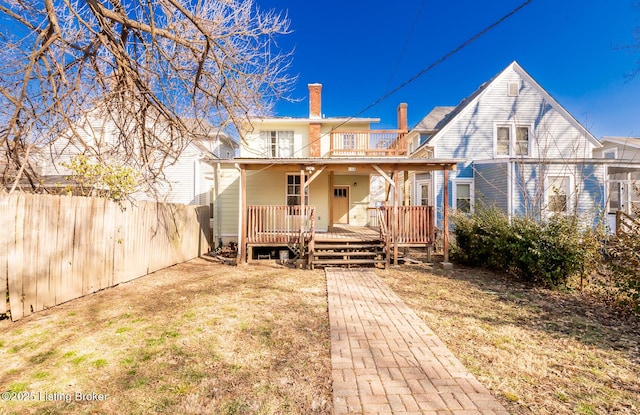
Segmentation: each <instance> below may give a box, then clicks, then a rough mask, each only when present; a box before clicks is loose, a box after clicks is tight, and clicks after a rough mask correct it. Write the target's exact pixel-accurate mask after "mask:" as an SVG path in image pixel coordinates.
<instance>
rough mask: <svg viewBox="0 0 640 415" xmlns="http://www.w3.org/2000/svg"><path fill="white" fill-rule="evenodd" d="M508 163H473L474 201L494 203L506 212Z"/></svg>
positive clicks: (486, 203) (487, 203)
mask: <svg viewBox="0 0 640 415" xmlns="http://www.w3.org/2000/svg"><path fill="white" fill-rule="evenodd" d="M508 166H509V163H505V162H497V163H491V164H480V165H475V166H474V170H475V178H476V180H475V191H476V195H475V196H476V203H480V204H485V205H495V206H496V207H498V208H500V209H502V210H504V211H505V212H507V210H508V207H509V203H508V200H507V199H508V182H507V178H508V171H507V169H508Z"/></svg>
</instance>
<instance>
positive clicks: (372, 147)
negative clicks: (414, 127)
mask: <svg viewBox="0 0 640 415" xmlns="http://www.w3.org/2000/svg"><path fill="white" fill-rule="evenodd" d="M406 135H407V132H406V131H404V130H361V131H333V132H332V133H331V140H330V143H331V144H330V148H329V155H330V156H345V157H398V156H406V155H407V141H406Z"/></svg>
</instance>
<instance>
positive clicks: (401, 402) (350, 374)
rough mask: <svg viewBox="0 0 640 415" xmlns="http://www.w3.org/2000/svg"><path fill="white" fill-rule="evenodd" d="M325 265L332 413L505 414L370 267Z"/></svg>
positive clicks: (339, 414)
mask: <svg viewBox="0 0 640 415" xmlns="http://www.w3.org/2000/svg"><path fill="white" fill-rule="evenodd" d="M325 272H326V276H327V289H328V295H329V321H330V324H331V364H332V372H333V407H334V413H335V415H341V414H367V415H373V414H428V415H441V414H456V415H463V414H464V415H467V414H500V415H502V414H507V415H508V412H507V411H506V410H505V408H504V407H503V406H502V405H501V404H500V403H499V402H498V401H497V400H496V399H495V398H494V397H493V396H492V395H491V394H490V393H489V391H488V390H487V389H486V388H485V387H484V386H482V385H481V384H480V382H478V381H477V380H476V378H475V377H473V375H471V374H470V373H468V372H467V371H466V369H465V368H464V366H462V364H461V363H460V361H458V359H457V358H456V357H455V356H453V354H451V352H450V351H449V349H447V347H446V346H445V345H444V343H442V341H440V339H439V338H438V337H437V336H436V335H435V334H434V333H433V332H432V331H431V330H430V329H429V327H427V325H426V324H425V323H424V322H423V321H422V320H421V319H420V318H419V317H418V316H417V315H416V314H415V313H414V312H413V311H412V310H411V309H410V308H409V307H407V305H406V304H405V303H404V302H403V301H402V300H401V299H400V298H399V297H398V296H397V295H396V294H395V293H394V292H393V291H391V289H390V288H389V287H388V286H387V285H386V284H385V283H384V282H382V280H380V279H379V278H378V277H377V276H376V275H375V272H374V271H373V270H371V269H362V268H360V269H343V268H327V269H326V270H325Z"/></svg>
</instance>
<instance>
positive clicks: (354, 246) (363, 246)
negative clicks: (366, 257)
mask: <svg viewBox="0 0 640 415" xmlns="http://www.w3.org/2000/svg"><path fill="white" fill-rule="evenodd" d="M383 247H384V244H381V243H371V244H323V243H316V244H315V250H316V251H317V250H320V249H334V250H335V249H373V248H383Z"/></svg>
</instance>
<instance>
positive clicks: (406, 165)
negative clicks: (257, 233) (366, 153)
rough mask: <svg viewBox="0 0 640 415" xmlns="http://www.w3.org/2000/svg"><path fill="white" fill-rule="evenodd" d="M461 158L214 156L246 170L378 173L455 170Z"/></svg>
mask: <svg viewBox="0 0 640 415" xmlns="http://www.w3.org/2000/svg"><path fill="white" fill-rule="evenodd" d="M461 161H462V160H455V159H408V158H391V157H384V158H331V159H321V158H288V159H284V158H283V159H258V158H236V159H230V160H211V162H212V163H221V164H232V165H235V164H237V165H239V166H240V167H241V168H244V169H246V170H264V169H269V170H279V171H292V170H300V169H305V168H315V169H318V168H322V167H325V170H326V171H333V172H348V173H376V172H377V170H376V169H375V168H374V167H373V166H377V167H378V168H380V169H382V170H384V171H393V170H396V169H397V170H406V171H416V172H428V171H435V170H455V168H456V164H457V163H459V162H461Z"/></svg>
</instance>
